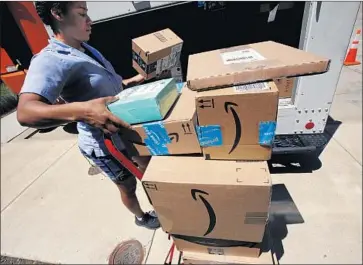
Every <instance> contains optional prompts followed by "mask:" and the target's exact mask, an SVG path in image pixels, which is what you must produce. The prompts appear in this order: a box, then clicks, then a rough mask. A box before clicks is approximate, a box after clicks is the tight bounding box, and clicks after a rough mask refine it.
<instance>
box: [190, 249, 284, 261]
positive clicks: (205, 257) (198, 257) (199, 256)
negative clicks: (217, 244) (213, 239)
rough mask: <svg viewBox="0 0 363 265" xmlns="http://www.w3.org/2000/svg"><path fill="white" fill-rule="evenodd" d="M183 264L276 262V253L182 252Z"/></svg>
mask: <svg viewBox="0 0 363 265" xmlns="http://www.w3.org/2000/svg"><path fill="white" fill-rule="evenodd" d="M183 261H184V264H278V261H277V258H276V255H275V254H273V253H272V252H271V251H269V252H264V253H262V254H261V256H260V257H258V258H251V257H241V256H225V255H210V254H203V253H195V252H189V251H186V252H183Z"/></svg>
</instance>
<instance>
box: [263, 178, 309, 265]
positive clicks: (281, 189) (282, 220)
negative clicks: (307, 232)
mask: <svg viewBox="0 0 363 265" xmlns="http://www.w3.org/2000/svg"><path fill="white" fill-rule="evenodd" d="M269 213H270V215H269V224H268V227H269V231H270V236H271V240H272V242H273V249H274V253H275V255H276V258H277V260H280V259H281V257H282V256H283V255H284V247H283V244H282V240H283V239H284V238H286V236H287V234H288V230H287V225H292V224H303V223H304V219H303V217H302V216H301V214H300V211H299V210H298V208H297V207H296V205H295V203H294V201H293V199H292V197H291V196H290V193H289V191H288V190H287V189H286V186H285V185H284V184H277V185H273V186H272V196H271V205H270V210H269Z"/></svg>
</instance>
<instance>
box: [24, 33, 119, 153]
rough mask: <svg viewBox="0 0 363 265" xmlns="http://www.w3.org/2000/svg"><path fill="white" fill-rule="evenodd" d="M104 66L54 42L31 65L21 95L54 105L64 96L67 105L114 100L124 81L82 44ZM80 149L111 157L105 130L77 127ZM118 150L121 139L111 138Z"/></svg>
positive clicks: (110, 66)
mask: <svg viewBox="0 0 363 265" xmlns="http://www.w3.org/2000/svg"><path fill="white" fill-rule="evenodd" d="M83 46H84V47H85V49H88V51H89V52H90V53H92V54H93V56H95V57H96V58H97V59H98V60H99V61H100V62H102V64H103V65H101V64H100V63H99V62H98V61H97V60H94V59H93V58H92V57H90V56H88V55H86V54H85V53H83V52H81V51H79V50H77V49H75V48H73V47H70V46H68V45H66V44H64V43H62V42H60V41H58V40H56V39H54V38H52V39H50V40H49V45H48V46H47V47H45V48H44V49H43V50H42V51H41V52H40V53H38V54H36V55H35V56H34V57H33V58H32V60H31V63H30V67H29V70H28V73H27V75H26V78H25V81H24V85H23V87H22V89H21V92H20V93H35V94H38V95H40V96H42V97H44V98H46V99H47V100H48V101H49V102H50V103H52V104H53V103H54V102H55V101H56V99H57V98H58V97H59V96H61V97H62V98H63V99H64V100H65V101H66V102H69V103H71V102H81V101H87V100H92V99H96V98H100V97H107V96H115V95H117V94H118V93H120V92H121V90H122V89H123V87H122V78H121V76H119V75H118V74H117V73H116V72H115V70H114V68H113V67H112V65H111V64H110V62H108V61H107V60H106V59H105V58H104V57H103V56H102V54H101V53H100V52H99V51H97V50H96V49H95V48H93V47H91V46H90V45H88V44H86V43H83ZM77 128H78V132H79V136H78V145H79V147H80V148H81V149H82V150H83V151H85V152H86V153H87V154H89V155H91V154H92V152H94V153H95V155H96V156H104V155H107V154H109V153H108V150H107V148H106V146H105V144H104V138H103V132H102V130H100V129H98V128H95V127H92V126H90V125H89V124H86V123H84V122H78V124H77ZM112 138H113V140H114V141H115V143H116V146H117V147H118V148H119V149H124V145H123V143H122V140H121V139H120V137H119V136H118V135H117V134H115V135H113V136H112Z"/></svg>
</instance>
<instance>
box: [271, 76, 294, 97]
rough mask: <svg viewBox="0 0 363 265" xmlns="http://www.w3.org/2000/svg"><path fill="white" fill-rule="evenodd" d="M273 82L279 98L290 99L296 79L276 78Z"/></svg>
mask: <svg viewBox="0 0 363 265" xmlns="http://www.w3.org/2000/svg"><path fill="white" fill-rule="evenodd" d="M274 82H275V84H276V86H277V89H278V90H279V98H291V97H292V92H293V90H294V86H295V82H296V78H295V77H291V78H277V79H274Z"/></svg>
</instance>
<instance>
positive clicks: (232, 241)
mask: <svg viewBox="0 0 363 265" xmlns="http://www.w3.org/2000/svg"><path fill="white" fill-rule="evenodd" d="M170 32H171V31H170V30H164V31H161V32H157V33H153V34H149V35H147V37H141V38H140V39H141V40H143V41H140V39H138V41H134V42H133V48H134V67H135V69H136V70H138V71H139V72H140V73H142V74H144V75H145V77H147V78H149V77H154V76H155V74H154V72H153V71H154V70H150V69H154V68H155V69H156V70H155V71H156V72H158V73H159V72H160V70H158V69H160V67H161V69H164V68H163V67H162V66H163V65H164V63H163V62H161V63H158V62H159V61H160V60H161V61H163V60H166V61H167V63H166V64H167V65H168V66H171V65H173V64H172V63H170V58H175V55H170V54H173V53H179V54H178V55H177V57H178V56H180V52H181V46H180V45H179V44H180V43H182V41H181V40H180V39H179V38H178V37H175V36H174V35H175V34H174V33H170ZM168 36H173V37H170V39H171V41H170V43H169V44H168V38H169V37H168ZM145 38H148V41H146V40H145ZM173 40H178V41H173ZM175 45H177V46H178V48H173V46H175ZM176 50H177V51H176ZM155 51H159V55H157V52H155ZM140 58H141V59H140ZM165 58H167V59H165ZM173 60H174V59H173ZM149 64H151V65H153V66H150V65H149ZM140 65H142V67H140ZM160 65H161V66H160ZM328 66H329V60H328V59H325V58H321V57H319V56H315V55H313V54H309V53H306V52H304V51H301V50H298V49H295V48H292V47H288V46H285V45H282V44H279V43H275V42H271V41H268V42H262V43H256V44H250V45H243V46H238V47H232V48H228V49H220V50H215V51H209V52H203V53H200V54H195V55H191V56H190V57H189V62H188V72H187V82H186V84H185V85H184V86H183V87H181V88H180V90H179V94H180V95H179V97H178V98H177V99H176V101H175V103H174V105H173V106H171V107H170V111H169V113H168V114H167V115H166V116H165V117H163V118H160V119H159V121H157V122H151V123H150V122H149V123H142V124H136V125H134V126H133V127H134V131H133V132H127V133H125V134H124V139H125V141H126V142H128V143H130V145H129V148H130V147H132V148H133V149H134V151H135V153H136V154H138V155H150V154H151V155H153V158H152V159H151V162H150V164H149V166H148V168H147V170H146V172H145V174H144V178H143V187H144V189H145V191H146V194H147V196H148V198H149V200H150V203H151V204H152V205H153V207H154V209H155V211H156V213H157V215H158V217H159V220H160V223H161V226H162V229H163V230H164V231H165V232H167V233H169V234H170V235H171V236H172V238H173V240H174V242H175V245H176V247H177V249H178V250H179V251H182V252H183V258H184V263H187V264H206V263H236V264H273V263H274V262H275V259H274V255H273V251H271V250H272V244H271V239H270V237H269V230H268V229H267V227H268V225H267V223H268V217H269V214H268V212H269V205H270V200H271V191H272V181H271V176H270V173H269V169H268V165H267V162H266V161H267V160H269V159H270V157H271V152H272V144H273V140H274V136H275V130H276V119H277V110H278V100H279V91H280V94H281V93H282V94H283V97H286V96H287V97H289V96H290V95H291V90H292V87H293V85H292V84H293V82H294V79H293V78H290V77H294V76H300V75H306V74H317V73H324V72H326V71H327V70H328ZM172 67H173V66H172ZM166 68H167V67H166ZM166 68H165V69H166ZM145 69H147V70H145ZM201 153H203V155H204V157H203V155H201Z"/></svg>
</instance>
